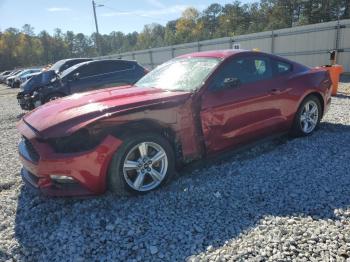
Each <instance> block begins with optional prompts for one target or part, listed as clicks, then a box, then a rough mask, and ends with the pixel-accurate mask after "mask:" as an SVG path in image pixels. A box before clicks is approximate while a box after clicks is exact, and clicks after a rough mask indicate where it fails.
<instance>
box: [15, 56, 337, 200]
mask: <svg viewBox="0 0 350 262" xmlns="http://www.w3.org/2000/svg"><path fill="white" fill-rule="evenodd" d="M331 84H332V83H331V81H330V78H329V75H328V73H327V72H326V71H324V70H323V69H321V68H313V69H311V68H308V67H306V66H303V65H300V64H298V63H295V62H292V61H289V60H286V59H284V58H281V57H278V56H274V55H270V54H265V53H260V52H251V51H243V50H235V51H234V50H224V51H210V52H199V53H193V54H188V55H183V56H180V57H177V58H175V59H172V60H170V61H168V62H166V63H164V64H162V65H160V66H158V67H157V68H156V69H154V70H153V71H151V72H150V73H149V74H147V75H146V76H144V77H143V78H142V79H141V80H139V81H138V82H137V83H136V84H135V85H134V86H123V87H118V88H109V89H102V90H98V91H92V92H88V93H81V94H75V95H72V96H69V97H66V98H63V99H59V100H56V101H52V102H50V103H48V104H45V105H43V106H41V107H39V108H37V109H35V110H34V111H32V112H31V113H28V114H27V115H25V117H24V118H23V119H22V120H21V121H20V123H19V124H18V129H19V131H20V133H21V135H22V138H23V139H22V141H21V142H20V144H19V154H20V159H21V161H22V163H23V169H22V172H21V173H22V177H23V179H24V181H25V182H27V184H28V185H30V186H31V187H34V188H36V189H38V190H39V191H41V192H43V193H44V194H48V195H56V196H57V195H66V196H68V195H70V196H71V195H92V194H101V193H103V192H105V191H106V189H107V188H109V189H110V190H112V191H114V192H117V193H119V194H126V193H143V192H148V191H151V190H153V189H156V188H158V187H160V186H161V185H162V184H164V183H165V182H166V181H169V179H170V178H171V176H172V174H173V173H174V171H175V169H177V168H179V167H181V166H182V165H183V164H186V163H188V162H190V161H193V160H196V159H200V158H203V157H208V156H210V155H212V154H215V153H217V152H220V151H223V150H227V149H231V148H237V147H239V146H240V145H243V144H246V143H249V142H252V141H255V140H257V139H260V138H263V137H266V136H269V135H272V134H276V133H285V132H290V133H291V134H293V135H295V136H305V135H308V134H311V133H312V132H313V131H314V130H315V129H316V128H317V126H318V124H319V122H320V119H321V118H322V116H323V115H324V114H325V113H326V111H327V109H328V108H329V105H330V101H331V96H330V94H331Z"/></svg>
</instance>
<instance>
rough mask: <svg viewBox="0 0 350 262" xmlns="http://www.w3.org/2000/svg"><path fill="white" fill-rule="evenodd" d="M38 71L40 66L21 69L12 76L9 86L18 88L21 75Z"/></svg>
mask: <svg viewBox="0 0 350 262" xmlns="http://www.w3.org/2000/svg"><path fill="white" fill-rule="evenodd" d="M40 71H41V68H30V69H25V70H23V71H21V72H20V73H18V74H16V75H14V76H12V78H13V80H12V83H11V87H12V88H18V87H19V86H20V84H21V77H25V76H27V75H29V74H32V73H38V72H40Z"/></svg>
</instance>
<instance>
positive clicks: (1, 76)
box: [0, 71, 12, 83]
mask: <svg viewBox="0 0 350 262" xmlns="http://www.w3.org/2000/svg"><path fill="white" fill-rule="evenodd" d="M11 72H12V71H4V72H2V73H1V74H0V83H3V79H5V78H6V77H7V76H8V75H9V74H10V73H11Z"/></svg>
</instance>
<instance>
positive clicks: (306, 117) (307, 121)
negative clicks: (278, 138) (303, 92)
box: [291, 95, 322, 136]
mask: <svg viewBox="0 0 350 262" xmlns="http://www.w3.org/2000/svg"><path fill="white" fill-rule="evenodd" d="M321 117H322V107H321V103H320V100H319V99H318V98H317V97H316V96H314V95H310V96H308V97H306V98H305V99H304V101H303V102H302V103H301V105H300V107H299V109H298V111H297V114H296V116H295V119H294V123H293V127H292V132H291V133H292V135H293V136H306V135H310V134H312V133H313V132H314V131H315V129H317V128H318V125H319V123H320V120H321Z"/></svg>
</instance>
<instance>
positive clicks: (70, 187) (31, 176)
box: [18, 135, 122, 196]
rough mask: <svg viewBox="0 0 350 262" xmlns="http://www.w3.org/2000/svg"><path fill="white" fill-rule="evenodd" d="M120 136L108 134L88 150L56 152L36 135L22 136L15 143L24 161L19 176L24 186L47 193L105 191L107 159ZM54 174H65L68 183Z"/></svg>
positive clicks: (111, 154)
mask: <svg viewBox="0 0 350 262" xmlns="http://www.w3.org/2000/svg"><path fill="white" fill-rule="evenodd" d="M121 143H122V141H121V140H119V139H117V138H115V137H113V136H110V135H109V136H107V137H106V138H105V139H104V140H103V141H102V142H101V143H100V144H99V145H98V146H97V147H96V148H94V149H93V150H90V151H88V152H79V153H74V154H72V153H69V154H61V153H60V154H59V153H55V152H54V151H53V149H52V148H51V146H50V145H48V144H46V143H42V142H38V141H37V140H36V139H35V138H32V139H30V140H28V139H27V138H23V139H22V141H21V142H20V143H19V145H18V151H19V156H20V160H21V162H22V164H23V168H22V171H21V175H22V178H23V180H24V182H25V183H26V185H27V186H29V187H31V188H32V189H35V190H36V191H39V192H41V193H43V194H44V195H48V196H89V195H98V194H102V193H104V192H105V191H106V178H107V172H108V166H109V162H110V160H111V158H112V156H113V154H114V152H115V151H116V150H117V149H118V147H119V146H120V144H121ZM52 175H55V176H68V177H70V178H72V179H73V181H72V182H71V183H60V182H59V181H55V180H54V179H52V177H51V176H52Z"/></svg>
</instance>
